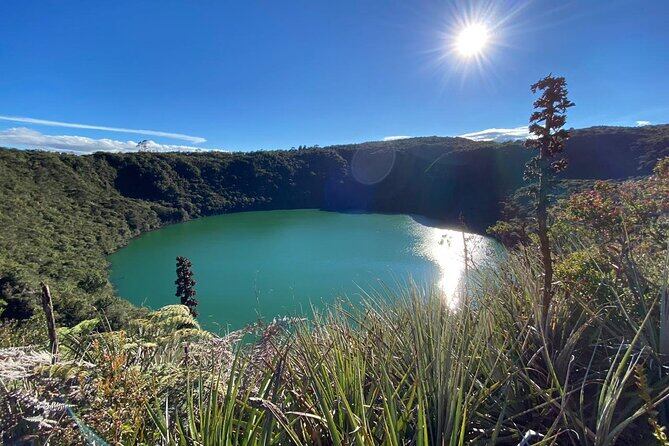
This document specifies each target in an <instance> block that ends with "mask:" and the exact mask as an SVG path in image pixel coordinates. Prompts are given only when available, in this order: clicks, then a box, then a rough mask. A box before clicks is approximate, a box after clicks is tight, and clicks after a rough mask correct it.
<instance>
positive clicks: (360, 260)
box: [109, 210, 490, 330]
mask: <svg viewBox="0 0 669 446" xmlns="http://www.w3.org/2000/svg"><path fill="white" fill-rule="evenodd" d="M489 243H490V242H489V241H488V239H486V238H484V237H481V236H475V235H470V236H469V241H468V247H469V249H470V251H472V253H473V254H472V256H482V255H485V253H484V251H485V249H484V248H485V247H486V246H487V245H488V244H489ZM462 246H463V243H462V233H461V232H458V231H450V230H447V229H440V228H436V227H431V226H427V225H425V224H421V223H419V222H418V221H416V220H415V219H413V218H412V217H410V216H406V215H382V214H341V213H333V212H324V211H317V210H291V211H268V212H244V213H236V214H227V215H220V216H214V217H206V218H201V219H197V220H193V221H189V222H186V223H180V224H176V225H172V226H168V227H165V228H163V229H160V230H157V231H154V232H149V233H146V234H144V235H142V236H141V237H139V238H137V239H135V240H133V241H131V242H130V244H129V245H128V246H127V247H125V248H123V249H121V250H120V251H118V252H116V253H114V254H113V255H111V256H110V258H109V260H110V262H111V270H110V280H111V281H112V283H113V285H114V286H115V287H116V289H117V291H118V293H119V294H120V295H121V296H123V297H125V298H126V299H129V300H130V301H132V302H134V303H135V304H139V305H146V306H148V307H150V308H154V309H155V308H159V307H161V306H163V305H168V304H173V303H178V299H177V298H176V297H175V296H174V292H175V286H174V280H175V278H176V277H175V268H176V267H175V258H176V256H178V255H182V256H186V257H188V258H189V259H190V260H191V261H192V263H193V272H194V278H195V280H196V282H197V284H196V286H195V288H196V290H197V296H196V298H197V299H198V300H199V305H198V311H199V313H200V316H199V320H200V322H201V323H202V324H203V325H204V326H205V327H207V328H209V329H214V330H217V329H221V330H228V329H236V328H240V327H242V326H244V325H246V324H248V323H251V322H254V321H256V320H257V319H258V318H260V317H263V318H265V319H271V318H273V317H275V316H283V315H291V316H292V315H303V314H309V312H310V307H311V306H312V305H314V306H316V307H318V308H322V307H323V306H325V305H327V304H328V303H330V302H333V301H334V300H335V299H336V298H337V297H340V296H346V297H348V298H350V299H353V300H355V299H358V298H359V297H360V293H361V289H362V290H366V291H368V290H374V289H376V290H378V289H381V288H382V287H383V286H384V285H387V286H390V287H394V286H398V284H400V283H403V282H406V281H407V280H408V279H409V278H411V279H412V280H414V281H415V282H417V283H418V284H421V285H429V284H433V283H436V284H438V285H439V287H440V288H441V289H442V290H443V291H444V294H445V296H446V297H445V298H449V297H448V296H450V295H452V294H453V293H454V291H455V289H456V287H457V285H458V282H459V281H460V278H461V275H462V270H463V260H462V259H463V254H462V253H463V249H462Z"/></svg>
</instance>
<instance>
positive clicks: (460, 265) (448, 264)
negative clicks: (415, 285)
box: [415, 225, 493, 309]
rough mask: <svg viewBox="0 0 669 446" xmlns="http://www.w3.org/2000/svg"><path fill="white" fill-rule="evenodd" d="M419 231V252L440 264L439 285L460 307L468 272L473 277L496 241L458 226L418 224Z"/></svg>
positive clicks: (449, 301)
mask: <svg viewBox="0 0 669 446" xmlns="http://www.w3.org/2000/svg"><path fill="white" fill-rule="evenodd" d="M415 231H416V235H417V238H418V240H419V241H418V244H417V246H416V251H417V252H416V254H418V255H421V256H423V257H426V258H427V259H429V260H430V261H432V262H433V263H434V264H435V265H436V266H437V268H438V270H439V278H438V281H437V287H438V289H439V290H440V291H441V292H442V293H443V298H444V300H445V302H446V304H447V305H448V306H449V307H450V308H453V309H455V308H457V307H458V305H459V304H460V301H461V297H462V294H463V291H464V287H465V286H466V284H467V281H466V280H465V272H466V271H467V272H468V275H469V276H470V277H471V271H472V270H474V269H475V268H476V267H477V266H480V265H483V264H484V263H485V262H486V261H487V260H488V259H489V257H490V254H491V249H490V248H491V243H493V242H492V241H491V240H490V239H488V238H486V237H484V236H482V235H477V234H471V233H466V232H462V231H459V230H454V229H442V228H433V227H428V226H422V225H416V226H415ZM465 246H466V254H465ZM465 256H466V258H467V261H466V262H465ZM465 263H466V265H465Z"/></svg>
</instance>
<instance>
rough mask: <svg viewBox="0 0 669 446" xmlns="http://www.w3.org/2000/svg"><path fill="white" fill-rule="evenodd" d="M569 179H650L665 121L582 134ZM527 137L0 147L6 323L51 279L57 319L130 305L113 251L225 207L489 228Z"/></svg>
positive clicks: (577, 134) (512, 187) (121, 313)
mask: <svg viewBox="0 0 669 446" xmlns="http://www.w3.org/2000/svg"><path fill="white" fill-rule="evenodd" d="M566 151H567V154H568V157H569V159H570V166H569V168H568V169H567V171H566V172H565V175H564V177H565V178H567V179H578V180H588V179H625V178H628V177H634V176H640V175H647V174H649V173H650V171H651V168H652V165H653V161H654V160H657V159H659V158H661V157H663V156H666V155H667V154H668V152H669V126H667V125H664V126H647V127H637V128H625V127H593V128H588V129H582V130H575V131H574V132H573V137H572V138H571V139H570V140H569V142H568V145H567V149H566ZM529 156H530V153H528V150H527V149H525V148H524V147H523V145H522V143H520V142H508V143H503V144H499V143H493V142H475V141H471V140H468V139H464V138H442V137H422V138H410V139H404V140H397V141H388V142H369V143H362V144H351V145H341V146H332V147H326V148H301V149H299V150H287V151H259V152H250V153H227V152H208V153H149V152H139V153H125V154H120V153H95V154H93V155H86V156H75V155H70V154H59V153H53V152H44V151H20V150H12V149H2V150H0V191H1V193H2V201H1V202H0V226H1V227H2V231H1V233H0V304H1V305H2V307H3V310H2V311H3V312H2V316H3V317H4V318H5V319H25V318H28V317H30V316H31V315H32V314H33V312H34V308H35V303H36V301H37V300H36V296H35V291H34V290H35V289H37V286H38V283H39V281H40V280H45V281H48V282H49V283H50V284H51V285H52V287H54V289H55V296H57V297H56V299H55V307H56V313H57V318H58V322H59V324H62V325H72V324H74V323H76V322H78V321H81V320H84V319H86V318H89V317H91V316H93V315H95V314H98V311H103V312H104V314H105V316H106V317H107V318H109V320H110V322H111V323H112V325H114V326H118V325H119V324H122V323H123V322H124V321H125V320H127V318H129V317H132V316H133V315H134V314H135V312H136V311H137V310H136V309H134V308H132V307H131V306H130V305H129V304H127V302H125V301H122V300H120V299H118V297H117V296H115V294H114V292H113V290H112V289H111V286H110V285H109V283H108V281H107V277H106V266H107V263H106V259H105V256H106V255H107V254H109V253H111V252H113V251H114V250H116V249H118V248H119V247H121V246H122V245H124V244H125V243H126V242H127V241H128V240H130V239H131V238H132V237H135V236H137V235H139V234H140V233H142V232H145V231H148V230H152V229H155V228H158V227H160V226H163V225H165V224H169V223H174V222H179V221H184V220H188V219H192V218H197V217H200V216H204V215H214V214H220V213H224V212H236V211H245V210H264V209H293V208H320V209H325V210H337V211H347V210H362V211H370V212H393V213H412V214H420V215H424V216H427V217H431V218H435V219H438V220H439V221H441V222H443V223H444V224H458V223H459V222H460V221H461V220H463V221H464V222H465V224H466V225H467V226H468V227H470V228H472V229H473V230H477V231H483V230H485V228H486V227H488V226H489V225H491V224H493V223H494V222H495V221H496V220H497V219H498V218H499V216H500V213H501V210H502V202H503V201H504V200H505V199H506V198H507V197H508V196H510V194H512V193H514V191H517V190H518V188H519V187H521V186H522V184H523V183H522V171H523V166H524V164H525V162H526V161H527V160H528V158H529Z"/></svg>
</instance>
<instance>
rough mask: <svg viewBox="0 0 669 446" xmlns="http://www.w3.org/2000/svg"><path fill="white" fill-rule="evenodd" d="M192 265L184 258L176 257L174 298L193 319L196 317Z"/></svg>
mask: <svg viewBox="0 0 669 446" xmlns="http://www.w3.org/2000/svg"><path fill="white" fill-rule="evenodd" d="M191 267H192V264H191V262H190V260H188V259H187V258H186V257H183V256H178V257H177V280H175V281H174V284H175V285H176V286H177V292H176V296H177V297H178V298H180V299H181V304H182V305H185V306H187V307H188V309H189V310H190V313H191V314H192V315H193V317H197V310H196V307H197V299H195V280H193V271H192V270H191Z"/></svg>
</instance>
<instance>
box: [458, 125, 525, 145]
mask: <svg viewBox="0 0 669 446" xmlns="http://www.w3.org/2000/svg"><path fill="white" fill-rule="evenodd" d="M529 136H530V133H529V130H528V128H527V126H525V125H523V126H520V127H514V128H512V129H486V130H480V131H478V132H472V133H465V134H464V135H460V137H462V138H467V139H472V140H474V141H497V142H504V141H515V140H518V139H527V138H529Z"/></svg>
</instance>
